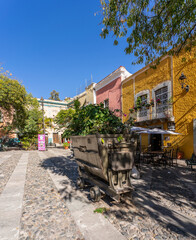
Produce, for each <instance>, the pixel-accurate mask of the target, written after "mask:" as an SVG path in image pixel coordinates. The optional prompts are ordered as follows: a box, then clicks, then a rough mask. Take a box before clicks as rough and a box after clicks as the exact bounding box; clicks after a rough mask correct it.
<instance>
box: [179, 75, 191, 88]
mask: <svg viewBox="0 0 196 240" xmlns="http://www.w3.org/2000/svg"><path fill="white" fill-rule="evenodd" d="M185 80H186V76H185V75H184V74H183V73H181V75H180V77H179V82H180V85H181V88H182V89H185V90H186V92H188V91H189V85H187V84H186V83H185Z"/></svg>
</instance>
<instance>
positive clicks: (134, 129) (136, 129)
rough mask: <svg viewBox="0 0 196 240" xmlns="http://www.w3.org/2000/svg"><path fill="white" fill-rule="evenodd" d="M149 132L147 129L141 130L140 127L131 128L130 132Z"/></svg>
mask: <svg viewBox="0 0 196 240" xmlns="http://www.w3.org/2000/svg"><path fill="white" fill-rule="evenodd" d="M146 130H150V129H149V128H142V127H131V131H132V132H137V131H146Z"/></svg>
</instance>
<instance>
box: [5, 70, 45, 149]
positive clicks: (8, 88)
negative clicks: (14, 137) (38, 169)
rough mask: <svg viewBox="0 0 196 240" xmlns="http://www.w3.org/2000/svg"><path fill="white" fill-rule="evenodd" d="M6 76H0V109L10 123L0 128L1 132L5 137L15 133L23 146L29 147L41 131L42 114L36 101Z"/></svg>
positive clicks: (19, 84) (17, 83)
mask: <svg viewBox="0 0 196 240" xmlns="http://www.w3.org/2000/svg"><path fill="white" fill-rule="evenodd" d="M7 75H8V74H1V75H0V107H1V109H2V110H3V111H4V112H5V113H6V115H7V116H8V118H9V119H11V120H12V121H9V122H7V123H6V124H5V125H3V126H2V128H3V132H4V134H5V135H7V134H8V133H9V132H10V131H17V133H18V135H19V137H20V138H21V139H22V140H23V142H24V143H25V144H24V145H25V146H27V147H30V146H31V144H32V143H34V142H35V141H36V139H37V134H38V133H39V132H40V131H41V129H42V112H41V111H40V109H39V103H38V101H37V99H36V98H33V96H32V95H31V94H27V92H26V90H25V87H24V86H23V85H22V84H21V83H19V82H18V81H17V80H13V79H10V78H9V77H8V76H7Z"/></svg>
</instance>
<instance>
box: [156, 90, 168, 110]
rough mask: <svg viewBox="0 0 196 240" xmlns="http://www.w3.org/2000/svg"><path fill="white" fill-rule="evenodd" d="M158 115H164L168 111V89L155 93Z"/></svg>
mask: <svg viewBox="0 0 196 240" xmlns="http://www.w3.org/2000/svg"><path fill="white" fill-rule="evenodd" d="M155 100H156V113H157V114H159V113H164V112H165V111H167V110H168V87H167V86H166V87H162V88H159V89H158V90H156V91H155Z"/></svg>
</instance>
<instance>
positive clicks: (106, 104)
mask: <svg viewBox="0 0 196 240" xmlns="http://www.w3.org/2000/svg"><path fill="white" fill-rule="evenodd" d="M104 108H109V99H106V100H104Z"/></svg>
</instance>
